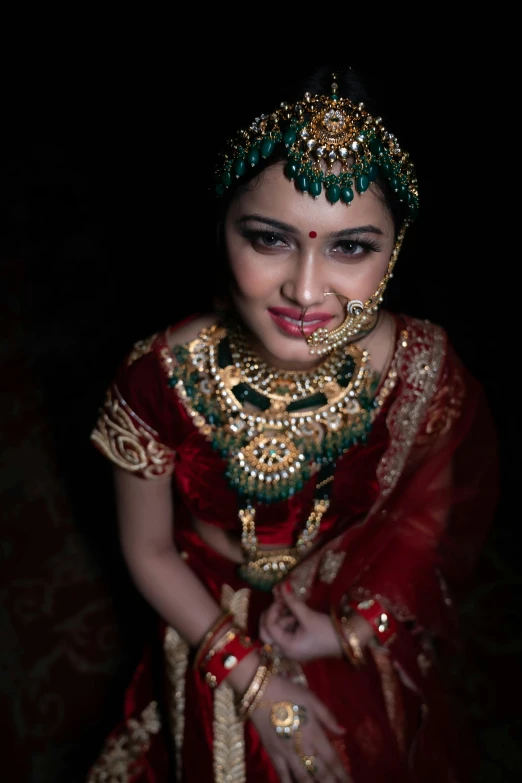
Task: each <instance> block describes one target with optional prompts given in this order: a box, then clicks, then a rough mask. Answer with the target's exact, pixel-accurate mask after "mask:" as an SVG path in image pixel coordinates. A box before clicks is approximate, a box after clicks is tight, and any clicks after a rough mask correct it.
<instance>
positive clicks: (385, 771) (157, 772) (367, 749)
mask: <svg viewBox="0 0 522 783" xmlns="http://www.w3.org/2000/svg"><path fill="white" fill-rule="evenodd" d="M400 329H402V330H403V332H402V336H401V337H400V338H399V340H398V347H397V353H396V363H397V373H398V381H399V382H398V383H397V384H396V386H395V387H394V388H393V390H392V391H391V393H390V395H389V397H388V398H387V401H386V404H385V405H384V406H383V408H382V410H381V411H380V413H379V415H378V416H377V418H376V420H375V422H374V425H373V428H372V430H371V433H370V435H369V438H368V442H367V444H366V445H364V446H363V447H362V446H357V447H355V448H353V449H352V450H350V451H349V452H348V453H347V454H346V455H345V456H343V457H342V458H341V459H340V460H339V462H338V467H337V470H336V474H335V480H334V483H333V492H332V500H331V506H330V508H329V510H328V512H327V513H326V514H325V516H324V520H323V524H322V525H321V532H320V535H319V537H318V543H317V545H316V547H315V549H314V550H313V551H312V553H311V554H310V555H309V556H308V557H307V558H306V559H305V560H303V561H302V562H301V563H300V564H299V565H298V566H297V567H296V568H295V569H294V570H293V571H292V572H291V574H290V575H289V577H288V578H289V579H290V581H291V582H292V583H293V586H294V589H295V591H296V592H298V594H300V595H301V596H302V598H303V600H305V601H306V602H307V603H308V604H309V605H310V606H312V607H313V608H315V609H317V610H320V611H325V612H328V611H329V609H330V607H331V606H332V604H333V605H335V606H336V607H342V606H343V605H344V604H346V603H347V602H349V601H352V600H360V599H362V598H365V597H366V598H368V597H372V596H373V597H375V598H377V599H378V600H379V601H380V602H381V603H382V604H383V605H384V606H385V607H386V608H387V609H388V611H389V612H390V613H391V614H392V616H393V618H394V619H395V621H396V623H397V626H398V633H397V637H396V639H395V640H394V641H393V643H392V644H391V645H390V646H389V648H387V650H386V651H385V650H383V649H379V648H374V649H372V653H371V656H370V660H369V663H368V665H367V666H365V667H364V668H362V669H360V670H355V669H354V668H353V667H351V666H350V664H349V663H348V662H347V661H343V660H337V659H327V660H326V659H325V660H317V661H314V662H312V663H308V664H306V665H304V666H303V672H304V674H305V676H306V680H307V683H308V687H309V688H311V689H312V690H313V691H315V692H316V693H317V694H318V695H319V696H320V698H321V699H322V700H323V701H324V702H325V703H326V704H327V705H328V706H329V707H330V708H331V709H332V711H333V712H334V714H335V715H336V717H337V720H338V721H339V722H340V723H341V724H342V725H343V726H345V728H346V729H347V731H346V737H345V738H344V739H343V741H342V743H340V742H338V741H336V742H337V746H338V750H339V752H340V753H341V755H342V757H343V758H344V759H345V763H346V767H347V769H348V770H349V771H350V773H351V774H352V776H353V779H354V781H355V783H380V781H385V780H386V781H389V780H400V781H412V782H413V781H421V780H422V781H424V782H425V783H426V782H427V783H450V781H453V783H455V781H461V783H464V781H468V782H469V781H471V780H472V777H471V775H472V761H473V758H472V753H470V754H468V752H467V744H466V740H465V736H466V735H465V731H464V728H463V727H462V726H461V725H460V724H459V722H458V720H457V719H456V717H455V716H456V714H457V713H458V710H456V706H455V705H454V704H453V703H452V701H451V696H450V691H449V689H448V686H447V682H446V679H445V677H446V675H445V660H446V658H445V655H446V653H447V651H450V650H451V645H453V644H457V643H458V627H457V622H456V611H455V599H456V598H458V592H459V585H460V584H461V583H462V581H463V580H465V579H467V578H468V576H469V574H470V571H471V569H472V568H473V565H474V562H475V560H476V557H477V555H478V552H479V549H480V546H481V544H482V542H483V540H484V538H485V535H486V532H487V529H488V526H489V523H490V521H491V519H492V516H493V513H494V508H495V503H496V496H497V458H496V443H495V437H494V433H493V428H492V425H491V420H490V417H489V414H488V411H487V408H486V405H485V402H484V397H483V394H482V390H481V389H480V387H479V385H478V384H477V383H476V381H475V380H474V379H473V378H471V377H470V376H469V374H468V373H467V372H466V370H465V368H464V367H463V366H462V365H461V363H460V362H459V360H458V358H457V357H456V356H455V355H454V353H453V351H452V349H451V347H449V346H448V345H447V340H446V335H445V333H444V332H443V330H441V329H440V328H438V327H435V326H433V325H431V324H429V323H426V322H419V321H415V320H414V319H411V318H401V319H398V330H400ZM168 355H169V354H168V347H167V345H166V340H165V336H156V337H155V338H154V339H153V340H152V341H151V342H150V343H149V344H147V345H146V346H145V351H144V352H143V353H142V355H141V356H139V357H138V358H135V359H134V360H133V361H132V362H131V363H130V364H129V363H125V364H124V365H123V366H122V368H120V371H119V373H118V375H117V378H116V381H115V383H116V386H117V388H118V390H119V393H120V394H121V395H122V397H123V398H124V399H125V401H126V404H127V405H129V406H130V408H132V410H133V411H134V413H135V414H136V415H137V416H138V417H139V418H140V419H142V420H143V421H145V422H146V423H147V424H148V425H149V426H150V427H151V428H152V429H154V431H155V432H156V433H157V437H158V440H159V441H160V442H161V444H163V445H164V446H165V447H167V448H168V449H170V450H171V451H172V452H173V453H175V470H174V474H173V482H174V490H175V497H176V500H177V509H176V530H175V537H176V544H177V547H178V549H179V550H180V551H182V552H184V553H185V554H184V556H185V557H186V559H187V562H188V564H189V565H190V566H191V568H192V569H193V571H194V572H195V573H196V574H197V575H198V576H199V577H200V579H201V580H202V581H203V582H204V584H205V585H206V586H207V588H208V590H209V592H210V593H211V594H212V595H213V596H214V597H215V599H216V600H217V601H218V602H219V601H221V598H222V594H223V585H228V586H229V588H231V589H232V590H233V591H238V590H241V589H244V588H247V587H248V585H246V584H245V583H244V582H242V580H241V579H240V578H239V576H238V575H237V571H236V567H235V566H234V564H232V563H230V562H228V561H226V560H224V559H223V558H222V557H221V556H220V555H218V554H216V553H215V552H213V551H211V550H210V549H209V548H208V547H207V546H206V545H205V544H203V543H202V542H201V540H199V538H198V537H197V535H196V533H194V532H193V531H192V530H191V527H190V517H191V515H194V516H197V517H198V518H200V519H201V520H204V521H206V522H208V523H211V524H214V525H217V526H219V527H221V528H222V529H226V530H232V529H234V530H237V529H238V522H237V510H238V502H237V499H236V496H235V494H234V493H233V491H232V490H231V489H230V488H229V487H228V485H227V483H226V480H225V476H224V468H225V462H224V461H223V460H222V459H221V458H220V457H219V455H217V453H216V452H215V451H214V450H213V449H212V448H211V446H210V444H209V443H208V442H207V441H206V440H205V439H204V437H203V435H202V434H201V433H200V432H198V431H197V430H196V428H195V427H194V426H193V424H192V422H191V420H190V417H189V416H188V415H187V413H186V411H185V409H184V408H183V406H182V405H181V403H180V402H179V400H178V399H177V397H176V393H175V391H174V390H173V389H171V388H170V387H169V386H168V383H167V381H168V363H166V357H168ZM311 483H313V482H311ZM312 494H313V486H311V485H310V486H305V488H304V489H303V491H302V492H300V493H298V494H296V495H295V496H294V497H292V498H291V499H290V500H288V501H284V502H280V503H277V504H275V505H274V506H271V507H270V508H269V509H267V508H265V509H262V510H261V511H260V512H259V513H258V515H257V517H256V528H257V530H258V532H259V540H260V542H261V543H262V544H268V543H271V544H273V545H274V546H280V545H289V544H291V543H292V542H293V541H294V538H295V534H296V532H297V530H298V529H299V528H300V527H301V526H302V523H303V519H305V518H306V516H307V514H308V513H309V509H310V507H311V505H312ZM278 589H280V586H278V587H277V588H275V590H276V591H277V590H278ZM271 600H273V596H272V595H270V594H267V593H262V592H257V591H255V590H253V591H252V592H251V595H250V604H249V614H248V631H249V633H250V634H251V635H252V636H253V637H254V638H255V637H256V636H257V634H258V620H259V616H260V613H261V612H262V611H263V609H264V608H266V606H267V605H268V604H269V602H270V601H271ZM155 698H156V695H155V693H154V689H153V687H152V683H151V679H150V673H149V672H148V670H147V663H146V662H144V663H143V664H142V666H141V667H140V669H139V670H138V672H137V674H136V677H135V680H134V681H133V683H132V684H131V686H130V687H129V691H128V695H127V703H126V719H127V723H126V724H122V725H121V726H119V727H117V728H116V729H115V732H114V734H113V737H118V736H121V733H122V732H124V731H128V730H129V720H131V719H134V718H135V717H136V716H139V715H142V713H143V710H144V709H145V708H146V707H147V705H148V704H149V703H150V702H151V701H153V700H154V699H155ZM168 737H169V729H168V726H164V727H163V729H162V730H160V731H157V732H156V733H153V734H152V735H150V736H149V739H148V741H147V745H146V747H145V748H144V751H143V754H142V756H143V757H142V758H141V759H140V763H141V766H139V769H140V770H141V771H140V772H139V773H136V775H135V776H134V777H132V778H129V780H130V779H132V781H148V782H149V783H152V782H154V783H163V781H164V780H166V779H167V778H166V777H165V774H166V773H165V770H166V767H165V764H166V762H165V758H166V756H164V755H163V754H162V752H161V751H160V750H159V748H160V746H164V745H165V743H166V742H168V741H169V740H168ZM184 738H185V741H184V743H183V747H182V749H180V757H179V758H180V760H181V762H182V764H181V767H180V770H179V772H180V775H182V777H181V779H182V780H183V781H186V783H196V781H197V783H199V782H200V781H209V783H210V781H212V780H214V776H213V768H212V763H213V762H212V748H213V695H212V692H211V690H210V689H209V688H208V686H206V685H205V684H204V683H203V682H202V680H201V677H200V676H199V674H197V673H195V672H193V671H192V670H191V669H190V666H189V667H188V669H187V675H186V678H185V709H184ZM245 743H246V780H247V781H248V783H256V782H257V781H259V782H261V781H263V783H276V781H277V777H276V775H275V772H274V770H273V768H272V765H271V763H270V761H269V759H268V758H267V756H266V754H265V752H264V750H263V749H262V747H260V743H259V739H258V737H257V735H256V733H255V731H254V730H253V728H252V725H251V724H247V726H246V727H245ZM155 765H157V766H155ZM137 768H138V767H137ZM238 779H239V778H238ZM91 780H92V781H96V783H98V781H101V780H109V781H110V780H112V778H102V777H96V776H93V777H92V778H91ZM114 780H116V778H114Z"/></svg>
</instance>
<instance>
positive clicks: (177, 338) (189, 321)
mask: <svg viewBox="0 0 522 783" xmlns="http://www.w3.org/2000/svg"><path fill="white" fill-rule="evenodd" d="M219 320H220V317H219V315H218V314H217V313H196V314H194V315H191V316H189V317H188V318H185V319H184V320H183V321H180V322H179V323H177V324H173V325H171V326H169V327H168V328H167V329H166V331H165V342H166V343H167V345H168V347H169V348H170V349H172V348H173V347H174V346H175V345H185V344H186V343H189V342H191V341H192V340H195V339H196V337H197V336H198V335H199V334H201V332H202V331H203V329H209V328H210V327H211V326H214V324H216V323H217V322H218V321H219Z"/></svg>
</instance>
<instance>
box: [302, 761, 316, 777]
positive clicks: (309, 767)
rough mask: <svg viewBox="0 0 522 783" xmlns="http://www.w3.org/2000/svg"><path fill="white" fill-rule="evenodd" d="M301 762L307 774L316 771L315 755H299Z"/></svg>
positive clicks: (312, 773) (313, 773)
mask: <svg viewBox="0 0 522 783" xmlns="http://www.w3.org/2000/svg"><path fill="white" fill-rule="evenodd" d="M301 764H302V765H303V767H304V768H305V769H306V771H307V772H308V774H309V775H315V773H316V772H317V765H316V763H315V756H301Z"/></svg>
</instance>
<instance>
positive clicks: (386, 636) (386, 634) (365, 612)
mask: <svg viewBox="0 0 522 783" xmlns="http://www.w3.org/2000/svg"><path fill="white" fill-rule="evenodd" d="M348 606H349V607H350V608H351V609H352V610H353V611H354V612H357V613H358V614H360V615H361V617H364V619H365V620H366V621H367V622H368V623H369V624H370V625H371V627H372V629H373V633H374V636H375V639H376V640H377V641H378V643H379V644H380V645H382V646H384V647H386V646H388V645H389V644H391V642H393V640H394V639H395V637H396V636H397V624H396V621H395V618H394V617H392V615H391V614H390V613H389V612H388V611H387V610H386V609H385V608H384V606H383V605H382V604H381V603H379V601H377V600H376V599H375V598H369V599H367V600H364V601H359V602H357V601H352V602H350V603H349V604H348Z"/></svg>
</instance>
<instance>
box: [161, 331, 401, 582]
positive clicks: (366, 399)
mask: <svg viewBox="0 0 522 783" xmlns="http://www.w3.org/2000/svg"><path fill="white" fill-rule="evenodd" d="M173 354H174V356H175V358H176V360H177V361H176V364H175V367H174V369H173V374H172V378H171V379H170V381H169V383H170V385H171V386H172V387H173V388H175V389H176V392H177V394H178V396H179V398H180V399H181V401H182V402H183V404H184V406H185V408H186V410H187V412H188V413H189V414H190V416H191V417H192V421H193V423H194V425H195V426H196V427H197V428H198V429H199V431H200V432H201V433H202V434H203V435H204V436H205V437H206V438H207V439H208V440H209V441H210V443H211V444H212V446H213V448H214V449H215V450H216V451H218V452H219V454H220V455H221V457H222V458H223V459H224V460H225V463H226V471H225V475H226V478H227V480H228V482H229V484H230V486H231V487H232V488H233V489H234V490H235V491H236V492H237V493H238V495H239V497H240V502H241V508H240V511H239V519H240V522H241V527H242V539H241V542H242V547H243V550H244V552H245V563H244V564H243V565H242V566H241V567H240V574H241V576H242V577H243V578H244V579H245V580H246V581H247V582H249V583H250V584H252V585H253V586H256V587H259V588H261V589H271V587H272V586H273V584H274V583H275V582H276V581H278V580H279V579H281V578H282V577H283V576H285V574H286V573H288V571H289V570H291V568H293V567H294V566H295V565H296V563H297V562H298V561H299V560H300V559H301V558H302V557H303V555H304V554H305V553H306V552H307V551H308V550H309V549H310V547H311V546H312V543H313V540H314V539H315V538H316V536H317V533H318V531H319V527H320V524H321V519H322V517H323V516H324V514H325V513H326V511H327V510H328V506H329V495H330V491H331V485H332V481H333V474H334V470H335V463H336V461H337V459H339V457H341V456H342V455H343V454H344V453H345V452H347V451H348V450H349V449H350V448H352V447H353V446H355V445H356V444H358V443H361V442H364V441H365V440H366V437H367V434H368V432H369V430H370V429H371V426H372V423H373V420H374V418H375V415H376V413H377V411H378V410H379V407H380V406H381V405H382V403H383V400H384V396H383V398H382V400H381V399H380V397H379V396H378V397H377V398H376V397H375V389H376V386H377V378H376V377H375V375H374V374H373V373H372V372H371V371H370V369H369V367H368V359H369V356H368V352H367V351H364V350H361V349H360V348H359V347H358V346H357V345H355V344H353V343H352V344H350V345H347V346H343V347H339V348H338V349H336V351H335V352H334V353H333V354H332V355H329V356H328V357H327V358H326V359H324V360H323V361H322V362H321V363H320V364H319V365H317V366H316V367H314V368H312V369H311V370H306V371H299V372H292V371H290V370H276V369H271V368H269V367H268V366H267V365H266V363H264V362H263V361H262V360H261V359H260V358H259V357H256V356H255V354H254V353H253V352H252V351H251V350H250V349H249V348H248V346H247V343H246V340H245V338H244V336H243V335H242V333H241V332H240V331H239V329H238V327H235V326H234V327H231V328H230V329H228V330H227V328H225V327H222V326H212V327H210V328H208V329H204V330H203V331H202V332H201V333H200V335H199V336H198V337H197V338H196V339H195V340H193V341H192V342H190V343H189V344H188V345H184V346H175V347H174V349H173ZM281 392H283V393H281ZM387 393H389V392H388V390H387ZM313 475H315V476H316V491H315V497H314V506H313V509H312V510H311V513H310V515H309V517H308V519H307V520H306V522H305V524H304V527H303V529H302V532H301V534H300V535H299V537H298V539H297V542H296V544H295V546H294V547H292V548H291V549H285V550H278V551H277V552H276V551H273V550H270V551H261V550H258V548H257V543H258V542H257V537H256V532H255V515H256V506H259V505H260V504H265V505H266V504H270V503H276V502H279V501H284V500H287V499H288V498H290V497H291V496H292V495H294V494H295V493H296V492H298V491H299V490H300V489H302V487H303V485H304V484H305V482H307V481H308V479H310V478H311V476H313Z"/></svg>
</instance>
